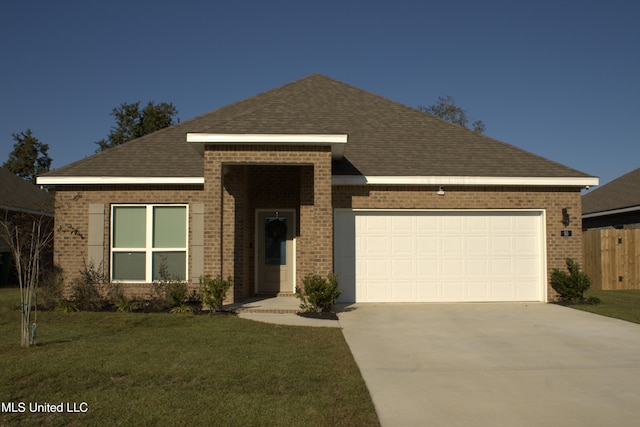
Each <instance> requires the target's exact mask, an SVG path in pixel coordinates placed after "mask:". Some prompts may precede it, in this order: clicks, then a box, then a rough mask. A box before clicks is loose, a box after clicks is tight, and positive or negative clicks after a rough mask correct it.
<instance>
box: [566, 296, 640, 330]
mask: <svg viewBox="0 0 640 427" xmlns="http://www.w3.org/2000/svg"><path fill="white" fill-rule="evenodd" d="M585 296H587V297H589V296H595V297H598V298H600V300H601V301H602V303H601V304H598V305H586V304H579V305H570V306H569V307H572V308H576V309H578V310H583V311H588V312H591V313H596V314H601V315H603V316H608V317H615V318H616V319H622V320H627V321H629V322H634V323H640V290H632V291H597V290H593V289H590V290H589V291H587V292H586V294H585Z"/></svg>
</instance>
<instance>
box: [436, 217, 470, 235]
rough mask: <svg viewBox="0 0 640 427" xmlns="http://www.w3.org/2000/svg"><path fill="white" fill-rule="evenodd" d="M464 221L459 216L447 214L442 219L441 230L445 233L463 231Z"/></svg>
mask: <svg viewBox="0 0 640 427" xmlns="http://www.w3.org/2000/svg"><path fill="white" fill-rule="evenodd" d="M463 224H464V222H463V219H462V217H461V216H459V215H449V214H445V215H443V216H442V218H441V222H440V229H441V230H443V231H449V232H451V231H463V230H464V227H463Z"/></svg>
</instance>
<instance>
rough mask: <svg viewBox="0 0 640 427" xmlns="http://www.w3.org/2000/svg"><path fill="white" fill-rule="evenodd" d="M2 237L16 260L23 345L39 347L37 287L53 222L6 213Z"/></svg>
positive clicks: (39, 216)
mask: <svg viewBox="0 0 640 427" xmlns="http://www.w3.org/2000/svg"><path fill="white" fill-rule="evenodd" d="M0 237H2V238H3V239H4V240H5V241H6V243H7V246H8V247H9V251H10V252H11V255H12V256H13V260H14V262H15V267H16V273H17V276H18V284H19V285H20V314H21V316H20V345H21V346H22V347H29V346H31V345H35V343H36V326H37V320H38V307H37V292H38V283H39V280H40V276H41V272H42V261H43V260H42V258H43V254H44V252H45V251H46V250H47V247H48V246H49V245H50V243H51V242H52V240H53V218H52V217H50V216H48V215H46V214H40V213H26V212H15V211H9V210H8V209H5V210H4V214H3V216H2V218H1V219H0ZM32 314H33V319H32Z"/></svg>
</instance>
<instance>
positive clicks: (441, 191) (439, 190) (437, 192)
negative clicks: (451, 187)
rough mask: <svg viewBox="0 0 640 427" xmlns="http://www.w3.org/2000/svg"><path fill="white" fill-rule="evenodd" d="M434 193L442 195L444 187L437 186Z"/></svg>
mask: <svg viewBox="0 0 640 427" xmlns="http://www.w3.org/2000/svg"><path fill="white" fill-rule="evenodd" d="M436 194H437V195H438V196H444V189H443V188H442V185H441V186H440V187H438V191H436Z"/></svg>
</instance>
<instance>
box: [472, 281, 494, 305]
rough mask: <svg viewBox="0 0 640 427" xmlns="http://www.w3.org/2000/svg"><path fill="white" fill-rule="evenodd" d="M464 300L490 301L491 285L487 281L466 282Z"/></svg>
mask: <svg viewBox="0 0 640 427" xmlns="http://www.w3.org/2000/svg"><path fill="white" fill-rule="evenodd" d="M466 299H471V300H474V301H487V300H490V299H491V284H490V283H489V281H487V280H475V281H473V280H472V281H468V282H467V285H466Z"/></svg>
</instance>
